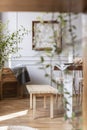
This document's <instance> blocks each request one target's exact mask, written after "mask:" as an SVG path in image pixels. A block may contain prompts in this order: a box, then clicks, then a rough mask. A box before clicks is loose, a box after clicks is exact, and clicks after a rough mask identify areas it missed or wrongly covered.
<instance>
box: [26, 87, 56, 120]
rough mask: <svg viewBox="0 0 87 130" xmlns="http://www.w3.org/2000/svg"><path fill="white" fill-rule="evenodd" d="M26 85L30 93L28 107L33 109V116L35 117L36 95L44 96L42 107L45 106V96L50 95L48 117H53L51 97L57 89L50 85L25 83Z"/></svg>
mask: <svg viewBox="0 0 87 130" xmlns="http://www.w3.org/2000/svg"><path fill="white" fill-rule="evenodd" d="M26 87H27V90H28V92H29V94H30V109H33V118H35V113H36V97H38V96H43V97H44V108H46V96H49V97H50V118H53V103H54V101H53V98H54V95H56V94H58V90H57V89H56V88H53V87H51V86H50V85H26Z"/></svg>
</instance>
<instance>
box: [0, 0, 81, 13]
mask: <svg viewBox="0 0 87 130" xmlns="http://www.w3.org/2000/svg"><path fill="white" fill-rule="evenodd" d="M82 9H83V2H82V0H44V1H43V0H0V11H1V12H3V11H44V12H56V11H57V12H68V11H69V10H70V11H72V12H82Z"/></svg>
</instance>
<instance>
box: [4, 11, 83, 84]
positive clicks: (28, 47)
mask: <svg viewBox="0 0 87 130" xmlns="http://www.w3.org/2000/svg"><path fill="white" fill-rule="evenodd" d="M56 15H57V13H56V14H55V16H56ZM40 17H41V18H42V19H43V20H53V19H54V20H55V19H56V17H54V18H53V15H52V13H49V14H48V13H41V12H37V13H36V12H3V13H2V20H3V21H4V22H6V21H7V20H8V21H9V26H8V27H9V29H10V30H11V31H14V30H16V29H18V28H20V25H23V26H24V27H25V28H28V29H29V30H30V33H29V34H28V36H25V37H24V40H23V42H22V43H21V44H20V45H19V46H20V47H21V48H22V50H20V52H19V54H21V57H20V58H12V60H11V61H12V62H11V65H12V67H14V66H18V65H19V64H20V65H26V66H27V67H28V69H29V73H30V77H31V83H32V84H50V79H47V78H45V77H44V72H43V70H40V69H38V68H39V66H40V65H36V63H37V62H38V61H39V56H40V54H39V52H37V51H35V50H32V21H35V20H37V18H40ZM74 23H75V25H76V26H77V32H76V33H77V37H78V38H77V39H80V38H81V35H82V31H81V27H82V25H81V14H80V15H79V17H78V19H77V20H76V19H75V20H74ZM67 50H68V48H66V50H64V54H63V56H66V52H68V51H67ZM79 50H80V51H81V46H80V48H79ZM80 51H79V52H80ZM76 53H78V50H76ZM78 54H79V55H80V54H81V52H80V53H78ZM16 55H17V54H16ZM81 55H82V54H81ZM13 57H15V55H14V56H13ZM56 61H57V59H56ZM47 62H50V59H47ZM48 71H49V73H51V71H50V69H49V70H48Z"/></svg>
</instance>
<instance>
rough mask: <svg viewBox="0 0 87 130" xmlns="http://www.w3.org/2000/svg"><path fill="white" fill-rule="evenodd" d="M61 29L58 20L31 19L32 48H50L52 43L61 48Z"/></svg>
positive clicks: (41, 49) (40, 49)
mask: <svg viewBox="0 0 87 130" xmlns="http://www.w3.org/2000/svg"><path fill="white" fill-rule="evenodd" d="M60 35H61V29H60V24H59V22H58V21H32V49H33V50H39V51H43V50H46V49H47V50H52V47H53V46H54V45H57V48H58V49H60V50H61V48H62V45H61V36H60Z"/></svg>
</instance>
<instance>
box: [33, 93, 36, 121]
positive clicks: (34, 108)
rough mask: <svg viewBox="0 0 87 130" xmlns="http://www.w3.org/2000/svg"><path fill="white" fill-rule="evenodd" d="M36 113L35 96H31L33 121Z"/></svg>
mask: <svg viewBox="0 0 87 130" xmlns="http://www.w3.org/2000/svg"><path fill="white" fill-rule="evenodd" d="M35 113H36V95H33V119H35Z"/></svg>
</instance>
